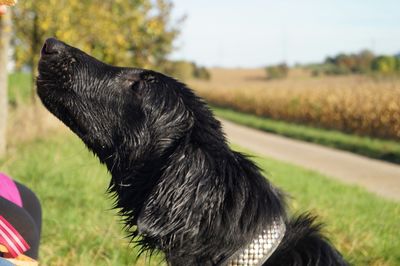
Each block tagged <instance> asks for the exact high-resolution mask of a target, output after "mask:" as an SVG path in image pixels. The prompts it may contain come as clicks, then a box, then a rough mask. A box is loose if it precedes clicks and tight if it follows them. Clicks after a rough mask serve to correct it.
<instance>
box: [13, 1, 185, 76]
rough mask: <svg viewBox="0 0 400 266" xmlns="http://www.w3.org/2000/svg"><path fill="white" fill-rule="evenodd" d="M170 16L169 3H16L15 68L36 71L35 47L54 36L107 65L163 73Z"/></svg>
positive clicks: (171, 32)
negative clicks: (141, 68) (26, 68)
mask: <svg viewBox="0 0 400 266" xmlns="http://www.w3.org/2000/svg"><path fill="white" fill-rule="evenodd" d="M49 7H51V8H49ZM171 10H172V4H171V3H170V2H169V1H168V0H157V1H154V0H126V1H114V0H103V1H95V0H84V1H83V0H69V1H67V0H24V1H21V2H20V3H19V5H18V6H17V7H16V8H15V10H14V12H15V17H16V18H18V19H15V21H14V23H15V26H16V38H15V40H14V43H15V46H16V49H15V58H16V67H17V68H21V67H23V66H28V67H30V68H31V69H36V65H37V61H38V57H39V50H40V46H41V45H42V43H43V41H44V40H45V39H46V38H47V37H51V36H54V37H56V38H59V39H61V40H63V41H65V42H68V43H71V44H73V45H74V46H77V47H79V48H81V49H83V50H85V51H86V52H88V53H90V54H92V55H93V56H95V57H97V58H99V59H100V60H103V61H105V62H107V63H110V64H117V65H127V66H139V67H154V66H155V67H156V68H157V69H159V70H162V67H163V64H164V63H165V60H166V56H167V55H168V54H169V53H170V52H171V51H172V48H173V46H172V43H173V40H174V39H175V38H176V36H177V34H178V33H179V31H178V29H177V26H176V25H171ZM33 76H35V75H33Z"/></svg>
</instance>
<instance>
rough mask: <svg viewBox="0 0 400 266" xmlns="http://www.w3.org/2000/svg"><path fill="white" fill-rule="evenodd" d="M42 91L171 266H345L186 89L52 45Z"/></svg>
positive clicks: (136, 230)
mask: <svg viewBox="0 0 400 266" xmlns="http://www.w3.org/2000/svg"><path fill="white" fill-rule="evenodd" d="M37 86H38V94H39V96H40V98H41V100H42V102H43V104H44V105H45V106H46V107H47V108H48V109H49V110H50V111H51V112H52V113H53V114H54V115H56V116H57V117H58V118H59V119H61V120H62V121H63V122H64V123H65V124H66V125H67V126H68V127H69V128H70V129H71V130H72V131H73V132H75V133H76V134H77V135H78V136H79V137H80V138H81V139H82V140H83V141H84V142H85V144H86V145H87V146H88V148H89V149H90V150H92V151H93V152H94V153H95V154H96V155H97V156H98V157H99V159H100V161H101V162H102V163H104V164H106V165H107V167H108V169H109V171H110V172H111V174H112V179H111V183H110V187H109V190H110V192H112V193H114V194H115V195H116V199H117V200H116V205H115V207H116V208H119V209H120V214H121V215H122V216H123V217H124V221H125V223H126V227H127V230H128V232H129V233H130V234H131V235H132V237H137V238H136V239H137V240H136V241H137V242H138V243H139V244H140V245H141V246H142V248H143V250H149V251H157V250H161V251H162V252H163V253H164V254H165V258H166V260H167V262H168V263H169V264H171V265H260V264H262V263H263V262H264V264H263V265H324V266H326V265H346V262H345V261H344V260H343V258H342V257H341V255H340V254H339V253H338V252H337V251H336V250H335V249H334V248H333V247H332V246H331V245H330V244H329V242H328V241H327V240H326V239H325V238H324V237H323V236H321V234H320V233H319V229H320V226H319V225H315V224H314V221H313V220H314V218H313V217H310V216H309V215H302V216H300V217H297V218H295V219H288V218H287V216H286V212H285V204H284V199H283V196H282V193H281V192H280V191H279V190H278V189H276V188H275V187H273V186H272V185H271V184H270V183H269V182H268V181H267V180H266V179H265V178H264V177H263V176H262V175H261V173H260V170H259V169H258V168H257V167H256V166H255V165H254V164H253V163H252V162H251V161H250V160H248V159H247V158H246V157H245V156H244V155H242V154H240V153H238V152H235V151H232V150H231V149H230V148H229V146H228V145H227V143H226V140H225V137H224V134H223V132H222V130H221V126H220V123H219V122H218V120H216V119H215V118H214V116H213V114H212V113H211V111H210V110H209V109H208V107H207V106H206V104H205V103H204V102H203V101H202V100H201V99H200V98H199V97H197V96H196V95H195V94H194V93H193V92H192V91H191V90H190V89H188V88H187V87H185V85H184V84H182V83H179V82H178V81H176V80H174V79H172V78H170V77H167V76H165V75H163V74H160V73H157V72H154V71H150V70H144V69H135V68H121V67H114V66H110V65H106V64H104V63H102V62H100V61H98V60H96V59H94V58H93V57H90V56H89V55H87V54H85V53H83V52H82V51H80V50H78V49H76V48H73V47H71V46H68V45H66V44H65V43H63V42H60V41H57V40H55V39H48V40H47V41H46V43H45V44H44V46H43V48H42V57H41V60H40V63H39V77H38V79H37ZM282 238H283V239H282ZM265 260H266V261H265Z"/></svg>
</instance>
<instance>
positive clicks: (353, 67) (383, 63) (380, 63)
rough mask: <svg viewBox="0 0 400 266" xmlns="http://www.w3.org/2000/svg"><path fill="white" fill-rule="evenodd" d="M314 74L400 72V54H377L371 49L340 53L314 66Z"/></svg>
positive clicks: (392, 73) (386, 73) (390, 73)
mask: <svg viewBox="0 0 400 266" xmlns="http://www.w3.org/2000/svg"><path fill="white" fill-rule="evenodd" d="M312 68H313V72H312V73H313V75H314V76H316V75H321V74H325V75H347V74H379V75H395V74H400V55H375V54H374V53H373V52H371V51H369V50H363V51H361V52H359V53H351V54H345V53H340V54H338V55H336V56H332V57H327V58H326V59H325V61H324V62H323V63H322V64H317V65H314V66H312Z"/></svg>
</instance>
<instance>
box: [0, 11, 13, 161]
mask: <svg viewBox="0 0 400 266" xmlns="http://www.w3.org/2000/svg"><path fill="white" fill-rule="evenodd" d="M10 16H11V15H10V12H7V13H6V14H5V15H2V16H0V157H2V156H4V154H5V152H6V144H7V142H6V131H7V113H8V112H7V110H8V100H7V99H8V98H7V87H8V84H7V79H8V75H7V63H8V60H7V59H8V51H9V50H8V48H9V43H10V37H11V17H10Z"/></svg>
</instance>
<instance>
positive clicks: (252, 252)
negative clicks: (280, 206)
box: [223, 217, 286, 266]
mask: <svg viewBox="0 0 400 266" xmlns="http://www.w3.org/2000/svg"><path fill="white" fill-rule="evenodd" d="M285 232H286V225H285V222H284V221H283V219H282V218H280V217H279V218H276V219H274V221H273V222H272V223H271V224H270V225H269V226H268V227H266V228H265V229H264V230H263V231H262V233H261V234H260V235H258V237H256V238H255V239H253V241H252V242H251V243H250V244H248V245H247V246H246V247H244V248H243V249H241V250H239V251H237V252H236V253H235V254H234V255H233V256H231V257H230V258H229V259H228V260H227V261H226V262H225V263H224V264H223V265H226V266H259V265H262V264H263V263H264V262H266V261H267V260H268V258H269V257H270V256H271V255H272V253H274V251H275V250H276V248H277V247H278V246H279V244H280V243H281V241H282V239H283V236H284V235H285Z"/></svg>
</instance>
